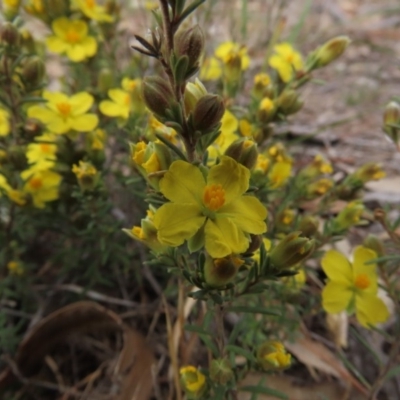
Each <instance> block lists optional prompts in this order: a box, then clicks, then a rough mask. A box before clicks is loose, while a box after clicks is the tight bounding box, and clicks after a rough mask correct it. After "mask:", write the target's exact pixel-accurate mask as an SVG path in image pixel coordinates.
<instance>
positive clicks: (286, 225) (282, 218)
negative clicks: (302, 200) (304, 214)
mask: <svg viewBox="0 0 400 400" xmlns="http://www.w3.org/2000/svg"><path fill="white" fill-rule="evenodd" d="M295 218H296V212H295V210H292V209H290V208H285V209H283V210H281V211H280V212H278V213H277V215H276V227H277V229H278V230H279V231H280V232H288V230H290V227H291V226H292V224H293V221H294V219H295Z"/></svg>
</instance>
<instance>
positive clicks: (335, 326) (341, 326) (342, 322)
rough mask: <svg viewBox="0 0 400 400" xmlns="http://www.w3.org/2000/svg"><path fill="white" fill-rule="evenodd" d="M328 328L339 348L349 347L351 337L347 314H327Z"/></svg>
mask: <svg viewBox="0 0 400 400" xmlns="http://www.w3.org/2000/svg"><path fill="white" fill-rule="evenodd" d="M326 326H327V328H328V330H329V332H330V334H331V336H332V339H333V341H334V342H335V344H336V346H338V347H347V345H348V336H349V316H348V315H347V313H346V312H344V311H343V312H341V313H338V314H326Z"/></svg>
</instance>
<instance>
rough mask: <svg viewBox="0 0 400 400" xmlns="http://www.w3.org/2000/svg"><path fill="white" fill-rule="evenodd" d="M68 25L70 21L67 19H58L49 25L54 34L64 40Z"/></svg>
mask: <svg viewBox="0 0 400 400" xmlns="http://www.w3.org/2000/svg"><path fill="white" fill-rule="evenodd" d="M69 24H70V21H69V19H68V18H67V17H60V18H57V19H55V20H54V21H53V23H52V24H51V27H52V29H53V32H54V33H55V34H56V36H58V37H59V38H62V39H64V38H65V34H66V32H67V31H68V28H69Z"/></svg>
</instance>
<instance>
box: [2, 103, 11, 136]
mask: <svg viewBox="0 0 400 400" xmlns="http://www.w3.org/2000/svg"><path fill="white" fill-rule="evenodd" d="M9 133H10V114H9V112H8V111H7V110H5V109H4V108H1V107H0V137H1V136H7V135H8V134H9Z"/></svg>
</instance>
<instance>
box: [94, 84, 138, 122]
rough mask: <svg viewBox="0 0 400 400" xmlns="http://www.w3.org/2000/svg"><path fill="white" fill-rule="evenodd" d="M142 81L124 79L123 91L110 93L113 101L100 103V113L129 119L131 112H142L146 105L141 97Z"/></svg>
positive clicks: (115, 90) (112, 90) (111, 90)
mask: <svg viewBox="0 0 400 400" xmlns="http://www.w3.org/2000/svg"><path fill="white" fill-rule="evenodd" d="M140 82H141V81H140V79H129V78H124V79H123V80H122V89H119V88H115V89H110V90H109V91H108V96H109V97H110V99H111V100H104V101H102V102H101V103H100V106H99V108H100V111H101V112H102V113H103V114H104V115H107V116H108V117H120V118H122V119H128V118H129V113H130V112H131V111H133V110H134V111H136V112H139V113H140V112H142V111H143V109H144V103H143V102H142V100H141V97H140Z"/></svg>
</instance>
